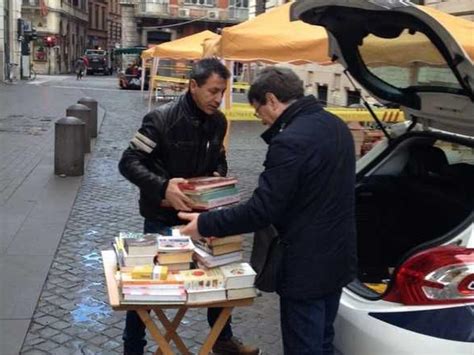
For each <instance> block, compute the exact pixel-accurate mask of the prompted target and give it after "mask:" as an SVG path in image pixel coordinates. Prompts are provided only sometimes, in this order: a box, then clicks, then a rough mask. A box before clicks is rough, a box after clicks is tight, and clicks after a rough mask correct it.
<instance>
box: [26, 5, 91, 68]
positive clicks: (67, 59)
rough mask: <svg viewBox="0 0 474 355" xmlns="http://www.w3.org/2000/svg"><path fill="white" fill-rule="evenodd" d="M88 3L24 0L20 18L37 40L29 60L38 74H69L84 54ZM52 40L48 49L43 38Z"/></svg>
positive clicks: (31, 45) (31, 46) (34, 42)
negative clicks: (34, 32) (51, 44)
mask: <svg viewBox="0 0 474 355" xmlns="http://www.w3.org/2000/svg"><path fill="white" fill-rule="evenodd" d="M87 8H88V3H87V0H23V6H22V17H23V18H25V19H27V20H29V21H31V24H32V26H34V27H35V28H36V30H37V32H38V38H37V39H36V40H34V41H33V42H31V43H30V49H31V61H32V63H33V65H34V68H35V70H36V72H37V73H39V74H59V73H69V72H71V71H73V69H74V62H75V61H76V59H77V58H78V57H80V56H81V55H83V53H84V49H85V47H86V39H87V29H88V21H89V18H88V12H87ZM48 37H49V38H50V39H52V40H53V41H54V46H52V47H47V46H46V45H45V43H46V39H47V38H48Z"/></svg>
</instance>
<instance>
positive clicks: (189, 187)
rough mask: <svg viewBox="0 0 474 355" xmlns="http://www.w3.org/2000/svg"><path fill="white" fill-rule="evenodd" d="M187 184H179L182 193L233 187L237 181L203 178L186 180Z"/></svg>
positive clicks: (215, 177)
mask: <svg viewBox="0 0 474 355" xmlns="http://www.w3.org/2000/svg"><path fill="white" fill-rule="evenodd" d="M186 180H188V183H187V184H179V188H180V189H181V190H183V191H205V190H209V189H214V188H216V187H222V186H229V185H235V184H236V183H237V179H236V178H234V177H221V176H205V177H195V178H190V179H186Z"/></svg>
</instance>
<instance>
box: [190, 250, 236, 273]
mask: <svg viewBox="0 0 474 355" xmlns="http://www.w3.org/2000/svg"><path fill="white" fill-rule="evenodd" d="M194 258H195V260H196V261H197V262H199V263H201V264H203V265H204V266H205V267H206V268H208V269H210V268H213V267H217V266H221V265H226V264H230V263H234V262H236V261H241V260H242V259H243V253H242V251H236V252H233V253H228V254H223V255H217V256H213V255H212V254H210V253H207V252H206V251H204V250H202V249H201V248H196V249H194Z"/></svg>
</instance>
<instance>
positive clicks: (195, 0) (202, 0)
mask: <svg viewBox="0 0 474 355" xmlns="http://www.w3.org/2000/svg"><path fill="white" fill-rule="evenodd" d="M184 3H185V4H186V5H205V6H216V0H184Z"/></svg>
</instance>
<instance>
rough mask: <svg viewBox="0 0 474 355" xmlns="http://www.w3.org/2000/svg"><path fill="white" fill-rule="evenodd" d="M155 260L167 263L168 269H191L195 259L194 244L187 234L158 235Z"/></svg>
mask: <svg viewBox="0 0 474 355" xmlns="http://www.w3.org/2000/svg"><path fill="white" fill-rule="evenodd" d="M157 241H158V247H157V253H156V258H155V261H156V263H158V264H159V265H166V266H167V267H168V270H170V271H177V270H189V269H190V268H191V262H192V260H193V251H194V244H193V242H192V241H191V238H190V237H187V236H181V235H179V236H171V237H164V236H158V238H157Z"/></svg>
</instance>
